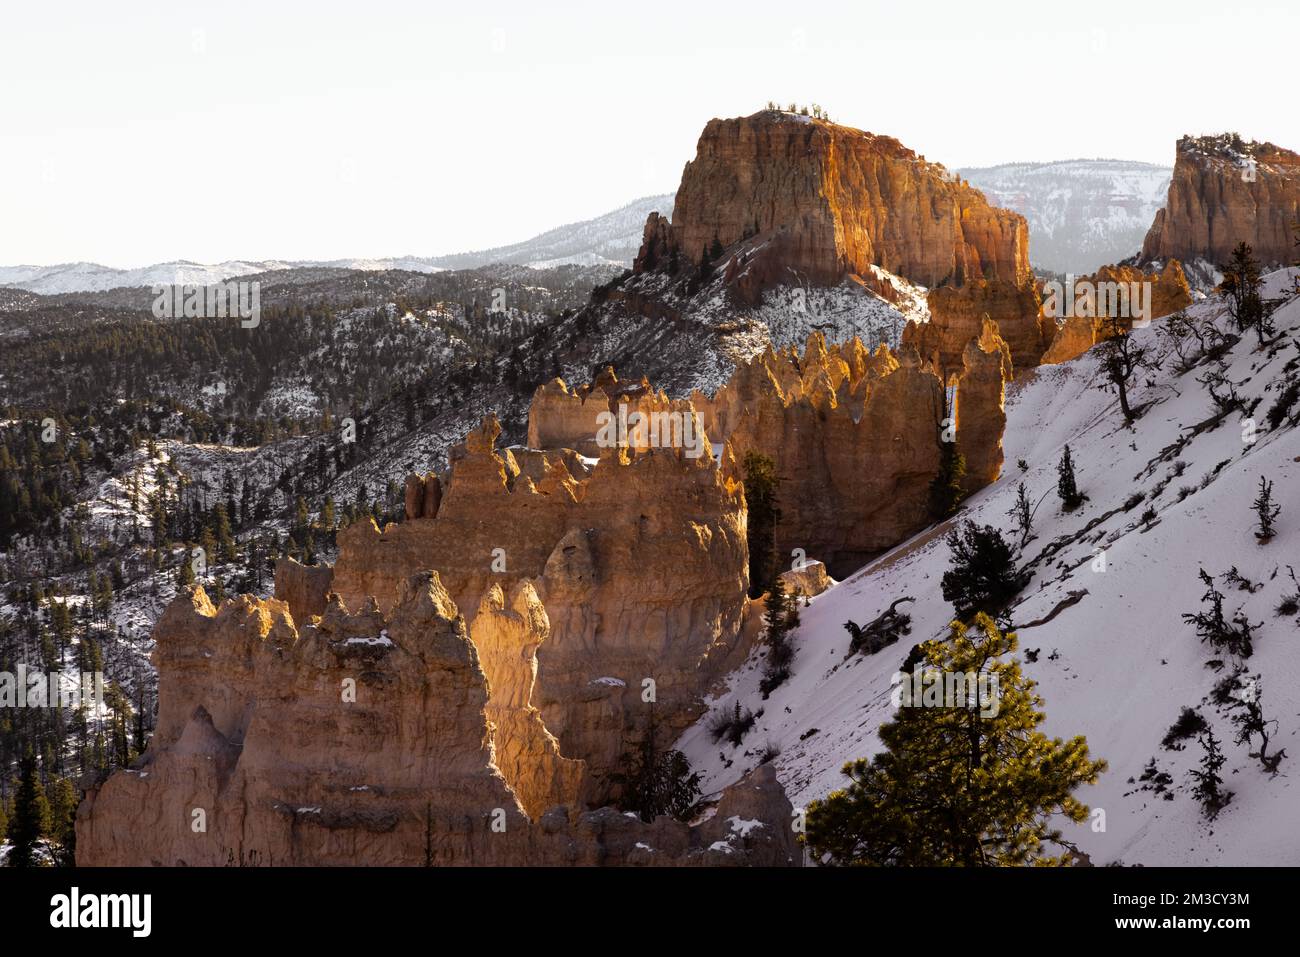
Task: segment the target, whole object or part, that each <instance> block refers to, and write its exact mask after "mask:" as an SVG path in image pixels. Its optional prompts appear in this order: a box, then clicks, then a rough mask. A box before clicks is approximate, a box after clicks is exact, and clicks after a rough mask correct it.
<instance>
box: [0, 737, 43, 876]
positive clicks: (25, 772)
mask: <svg viewBox="0 0 1300 957" xmlns="http://www.w3.org/2000/svg"><path fill="white" fill-rule="evenodd" d="M49 831H50V805H49V802H48V801H47V800H46V799H45V788H44V787H42V785H41V778H40V774H39V773H38V772H37V770H36V758H35V756H33V754H32V752H31V749H30V748H29V749H28V751H27V754H26V755H25V756H24V757H23V759H22V761H21V762H20V763H19V778H18V791H17V793H16V794H15V795H14V813H13V817H12V819H11V820H10V822H9V839H10V841H11V842H12V843H13V850H12V851H10V852H9V866H10V867H35V866H36V865H37V864H38V863H39V861H38V858H37V855H36V848H37V845H38V843H39V842H40V840H41V837H42V836H43V835H46V834H48V833H49Z"/></svg>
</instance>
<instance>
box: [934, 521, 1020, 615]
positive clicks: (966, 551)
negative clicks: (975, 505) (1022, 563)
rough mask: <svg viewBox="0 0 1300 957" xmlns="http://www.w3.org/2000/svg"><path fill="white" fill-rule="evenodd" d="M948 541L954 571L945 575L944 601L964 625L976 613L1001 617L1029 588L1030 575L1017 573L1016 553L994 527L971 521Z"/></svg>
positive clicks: (954, 530) (953, 532)
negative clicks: (1014, 600) (1007, 607)
mask: <svg viewBox="0 0 1300 957" xmlns="http://www.w3.org/2000/svg"><path fill="white" fill-rule="evenodd" d="M947 541H948V548H949V549H950V550H951V553H952V554H951V555H950V556H949V561H950V562H951V563H952V567H951V568H949V569H948V571H946V572H944V573H943V581H942V590H943V597H944V600H945V601H950V602H952V607H953V611H954V612H955V613H956V617H957V618H959V619H961V620H962V621H968V620H970V617H971V615H973V614H974V613H976V612H983V613H984V614H987V615H997V614H1000V613H1001V612H1002V610H1003V609H1004V608H1006V606H1007V603H1008V602H1010V601H1011V599H1012V598H1014V597H1015V596H1016V595H1017V594H1018V593H1019V592H1020V590H1021V589H1022V588H1024V587H1025V584H1026V583H1027V581H1028V577H1029V576H1028V574H1027V573H1024V572H1020V571H1017V570H1016V560H1015V550H1014V549H1013V548H1012V547H1011V545H1010V544H1009V543H1008V542H1007V541H1006V539H1004V538H1003V537H1002V533H1001V532H1000V531H998V530H997V529H996V528H994V527H993V526H992V525H984V526H979V525H976V524H975V523H974V522H972V521H970V520H969V519H968V520H966V521H965V522H963V523H962V525H961V528H960V530H959V529H956V528H954V529H953V530H952V531H951V532H949V533H948V539H947Z"/></svg>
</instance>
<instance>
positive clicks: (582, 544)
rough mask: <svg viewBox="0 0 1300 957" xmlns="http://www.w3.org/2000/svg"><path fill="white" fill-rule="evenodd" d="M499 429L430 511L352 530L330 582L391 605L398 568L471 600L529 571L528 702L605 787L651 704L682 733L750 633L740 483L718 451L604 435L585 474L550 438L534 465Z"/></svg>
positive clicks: (477, 440)
mask: <svg viewBox="0 0 1300 957" xmlns="http://www.w3.org/2000/svg"><path fill="white" fill-rule="evenodd" d="M499 432H500V427H499V426H498V425H497V423H496V420H495V419H494V418H489V419H488V420H486V421H485V422H484V424H483V426H482V428H481V429H479V430H477V431H476V432H474V433H472V434H471V435H470V436H469V437H468V439H467V441H466V446H465V454H464V455H463V456H462V457H461V458H460V459H459V460H457V461H456V462H455V464H454V466H453V468H452V471H451V474H450V477H449V481H448V484H447V488H446V491H445V494H444V498H443V502H442V506H441V508H440V509H439V511H438V516H437V518H436V519H420V520H415V521H408V522H403V523H401V524H398V525H389V526H388V527H387V528H385V529H384V530H382V531H380V530H379V529H378V528H376V527H375V525H374V523H373V522H370V521H363V522H358V523H356V524H354V525H352V526H350V527H349V528H347V529H345V530H344V531H342V532H341V533H340V534H339V545H340V553H339V559H338V561H337V563H336V565H335V568H334V578H333V584H332V587H333V589H334V591H336V592H338V594H339V595H341V596H342V598H343V600H344V601H345V602H346V603H347V604H348V606H349V607H353V606H357V605H359V604H361V603H363V602H365V601H366V600H367V599H369V598H370V597H371V596H373V597H374V598H375V599H376V601H377V602H378V606H379V608H380V609H382V610H384V611H385V612H387V611H388V610H389V609H391V608H392V607H393V606H394V604H395V602H396V601H397V598H398V584H397V583H400V582H401V581H403V580H404V579H405V578H406V577H407V576H409V575H410V574H412V573H413V572H415V571H417V570H420V569H424V568H432V569H435V570H436V571H437V572H438V573H439V575H440V577H441V580H442V582H443V583H444V585H445V587H446V588H447V591H448V592H449V593H450V595H451V596H452V598H453V600H454V601H455V602H456V604H457V605H459V606H460V607H461V608H463V609H470V610H471V613H472V611H473V610H475V609H477V608H478V602H479V599H480V598H481V596H482V595H484V594H485V593H487V592H488V591H489V590H490V589H491V587H492V586H493V585H499V586H500V587H501V588H502V589H503V590H504V591H505V592H506V593H510V589H512V588H513V587H515V586H516V584H517V583H519V582H521V581H525V580H527V581H530V582H532V583H533V584H534V587H535V588H536V590H537V594H538V596H539V598H540V599H541V601H542V603H543V604H544V606H545V609H546V613H547V616H548V618H549V624H550V637H549V639H548V640H547V641H546V642H545V643H544V644H543V645H542V646H541V648H540V649H539V650H538V653H537V654H538V662H539V666H538V678H537V687H536V690H535V692H534V698H533V700H534V704H535V706H536V707H537V708H538V709H539V710H540V711H541V712H542V715H543V717H544V719H545V723H546V726H547V727H548V728H549V729H550V731H551V733H552V734H553V735H554V736H555V737H556V738H557V739H558V740H559V742H560V745H561V751H562V752H563V754H565V755H566V756H568V757H571V758H575V759H581V760H583V761H585V762H586V763H587V766H588V771H589V773H590V776H591V778H592V781H593V788H594V790H593V792H592V794H593V796H594V798H595V799H596V800H603V799H604V798H605V797H607V796H608V795H609V794H610V793H611V792H610V790H609V788H610V786H611V785H610V774H611V772H613V771H614V770H615V769H616V768H617V767H618V766H619V765H620V762H621V761H622V760H623V757H624V754H625V753H627V752H628V751H629V750H630V749H631V748H632V747H633V746H634V745H635V744H636V743H637V742H638V741H639V740H640V737H641V735H642V734H643V733H644V732H645V731H646V729H648V728H649V726H650V724H651V722H652V720H653V721H654V722H655V723H656V724H657V726H658V727H659V728H660V729H662V733H664V734H665V735H672V734H674V733H676V732H679V731H681V730H683V729H684V728H685V727H686V726H687V725H688V724H689V723H691V722H692V721H693V720H694V719H695V717H697V716H698V715H699V713H700V712H701V709H702V705H701V704H700V697H701V692H702V689H703V688H705V687H707V685H708V683H709V682H710V681H711V680H712V678H713V677H714V671H715V669H716V668H717V667H718V665H717V662H718V661H719V660H721V659H724V658H726V657H727V656H728V655H729V654H730V652H731V651H732V649H733V646H734V644H735V643H736V642H737V641H739V640H740V637H739V623H740V619H741V615H742V612H743V608H744V601H745V590H746V588H747V586H748V577H747V555H748V550H747V546H746V540H745V522H746V516H745V507H744V494H743V490H742V486H741V483H740V481H739V478H738V476H736V475H735V474H734V473H732V472H729V471H728V470H727V469H726V468H724V467H723V466H721V465H719V464H718V463H717V462H715V460H714V459H713V457H712V456H711V455H707V454H705V455H700V456H698V457H694V458H693V457H691V456H690V455H689V454H687V452H688V450H686V449H674V448H657V449H648V450H645V451H637V450H635V449H631V448H628V447H627V446H621V447H620V446H614V447H609V448H602V449H600V452H601V456H600V462H599V465H597V466H596V468H595V469H594V470H593V471H592V472H591V474H590V476H589V477H585V478H583V477H577V476H575V475H574V474H573V473H572V472H570V471H569V469H568V468H567V467H566V466H565V457H564V456H563V455H562V454H560V453H551V452H546V453H544V454H543V455H542V458H543V459H544V461H545V467H546V477H545V478H544V479H542V480H541V481H536V480H534V479H533V478H532V477H531V476H530V475H528V474H526V473H525V472H523V470H522V469H521V468H520V466H519V464H518V462H517V461H516V458H515V455H514V454H513V453H512V451H511V450H509V449H504V450H497V448H496V437H497V435H498V434H499ZM724 465H725V463H724ZM471 627H472V623H471ZM652 712H653V718H652Z"/></svg>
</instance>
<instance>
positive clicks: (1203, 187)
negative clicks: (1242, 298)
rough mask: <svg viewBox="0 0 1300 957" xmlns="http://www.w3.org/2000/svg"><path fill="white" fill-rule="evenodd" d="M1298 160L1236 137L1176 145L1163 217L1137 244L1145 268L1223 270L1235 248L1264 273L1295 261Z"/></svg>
mask: <svg viewBox="0 0 1300 957" xmlns="http://www.w3.org/2000/svg"><path fill="white" fill-rule="evenodd" d="M1298 220H1300V155H1297V154H1296V153H1293V152H1291V151H1290V150H1287V149H1283V148H1282V147H1280V146H1274V145H1273V144H1272V143H1256V142H1254V141H1251V142H1245V141H1243V140H1242V139H1241V138H1240V137H1239V136H1236V135H1235V134H1222V135H1219V136H1200V137H1193V136H1184V137H1183V138H1182V139H1180V140H1179V141H1178V149H1177V156H1176V159H1175V161H1174V173H1173V179H1172V180H1171V181H1170V183H1169V196H1168V199H1167V200H1166V201H1165V207H1164V209H1162V210H1160V211H1159V212H1157V213H1156V218H1155V221H1154V222H1153V223H1152V224H1151V229H1150V230H1149V231H1148V232H1147V236H1146V240H1145V241H1144V242H1143V244H1142V259H1143V261H1147V262H1149V261H1152V260H1165V259H1179V260H1182V261H1183V262H1192V261H1194V260H1205V261H1207V262H1209V263H1211V264H1213V265H1215V266H1222V265H1223V264H1224V263H1226V262H1227V261H1228V259H1229V257H1230V256H1231V254H1232V250H1233V247H1235V246H1236V245H1237V244H1238V243H1240V242H1245V243H1248V244H1250V246H1251V247H1252V248H1253V249H1254V252H1255V257H1256V258H1257V259H1258V260H1259V261H1260V262H1261V263H1263V264H1265V265H1266V266H1280V265H1289V264H1290V263H1292V262H1293V261H1294V260H1295V232H1294V228H1295V224H1296V222H1297V221H1298Z"/></svg>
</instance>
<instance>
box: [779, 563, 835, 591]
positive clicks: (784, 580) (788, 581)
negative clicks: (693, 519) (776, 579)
mask: <svg viewBox="0 0 1300 957" xmlns="http://www.w3.org/2000/svg"><path fill="white" fill-rule="evenodd" d="M780 578H781V584H783V585H784V586H785V588H786V590H787V591H789V592H790V593H791V594H793V595H803V596H804V597H805V598H816V597H817V596H818V595H820V594H821V593H822V592H824V591H825V590H826V589H828V588H830V587H831V585H833V584H835V582H834V580H833V579H832V578H831V576H830V575H827V574H826V564H825V562H819V561H816V560H813V559H810V560H808V561H805V562H803V563H802V564H801V565H798V566H796V567H794V568H791V569H790V570H789V571H786V572H782V573H781V575H780Z"/></svg>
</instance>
